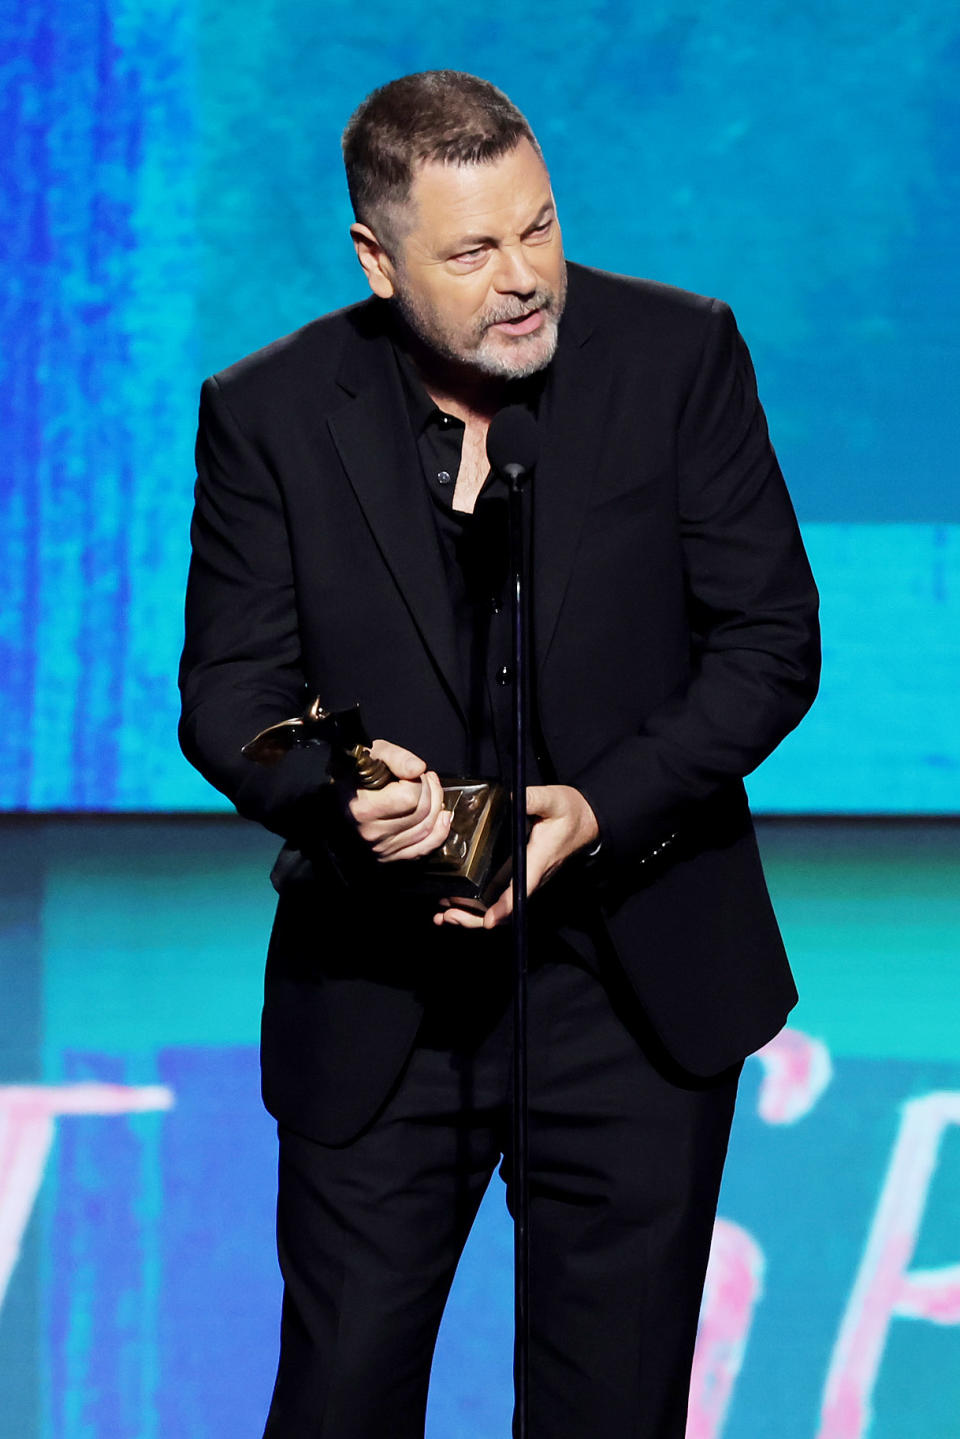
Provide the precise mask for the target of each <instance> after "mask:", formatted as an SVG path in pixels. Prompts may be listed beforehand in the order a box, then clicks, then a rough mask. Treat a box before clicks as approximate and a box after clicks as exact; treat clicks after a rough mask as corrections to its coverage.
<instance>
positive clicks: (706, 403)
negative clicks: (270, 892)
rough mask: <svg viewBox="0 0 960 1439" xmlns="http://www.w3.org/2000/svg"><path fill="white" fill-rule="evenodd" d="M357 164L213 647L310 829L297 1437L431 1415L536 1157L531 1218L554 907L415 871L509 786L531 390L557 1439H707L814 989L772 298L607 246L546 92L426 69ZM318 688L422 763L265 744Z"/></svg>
mask: <svg viewBox="0 0 960 1439" xmlns="http://www.w3.org/2000/svg"><path fill="white" fill-rule="evenodd" d="M344 156H345V161H346V168H347V176H348V182H349V185H350V190H351V196H352V199H353V203H354V208H355V214H356V221H355V223H354V225H353V226H352V230H351V233H352V237H353V242H354V245H355V247H356V251H357V255H358V257H359V260H360V263H361V265H362V267H363V270H364V273H365V275H366V278H367V280H368V281H369V284H370V287H371V289H372V291H373V297H372V298H371V299H369V300H367V301H366V302H364V303H362V304H359V305H357V306H354V307H352V308H350V309H348V310H345V311H342V312H340V313H338V314H335V315H330V316H327V317H325V318H323V319H320V320H317V321H315V322H313V323H312V324H309V325H307V326H306V327H305V328H304V329H303V330H301V331H298V332H297V333H296V334H294V335H292V336H289V337H287V338H286V339H284V340H281V341H279V342H277V343H276V344H275V345H273V346H270V347H268V348H267V349H266V350H264V351H261V352H259V353H258V354H256V355H253V356H251V357H249V358H248V359H246V360H243V361H241V362H240V363H239V364H237V365H235V366H233V367H232V368H231V369H229V370H227V371H225V372H223V373H222V374H220V375H218V376H216V377H214V378H213V379H210V380H208V381H207V382H206V384H205V385H204V387H203V394H202V401H201V417H200V434H199V440H198V450H197V454H198V472H199V477H198V485H197V504H196V513H195V518H194V526H193V547H194V554H193V562H192V567H191V574H190V582H189V589H188V598H187V640H186V648H185V651H184V658H183V665H182V672H181V684H182V691H183V720H182V725H181V739H182V744H183V747H184V750H185V752H186V754H187V755H188V757H189V758H190V759H191V760H192V761H193V763H194V764H196V765H197V766H198V768H199V769H200V770H201V771H202V772H203V773H204V774H205V775H206V776H207V777H208V778H209V779H210V780H211V781H212V782H213V783H214V784H215V785H217V786H218V787H219V788H220V789H222V790H223V792H224V793H225V794H227V795H228V796H229V797H230V798H231V799H232V800H233V802H234V803H235V805H236V806H237V808H238V809H239V810H240V812H241V813H242V814H245V815H247V816H249V817H250V818H253V819H256V820H259V821H260V822H262V823H263V824H265V825H267V826H268V827H269V828H270V829H272V830H274V831H275V832H276V833H278V834H279V835H282V836H283V837H284V838H285V840H286V845H285V847H284V851H283V852H282V855H281V859H280V861H279V862H278V865H277V867H276V869H275V872H274V878H275V883H276V884H277V887H278V889H279V890H280V900H279V905H278V909H277V917H276V922H275V925H274V930H273V935H272V939H271V943H270V950H269V955H268V961H267V976H266V991H265V1005H264V1014H263V1036H262V1065H263V1085H264V1097H265V1102H266V1104H267V1106H268V1108H269V1109H270V1110H271V1112H272V1113H273V1114H274V1115H275V1116H276V1117H277V1119H278V1121H279V1134H280V1190H279V1204H278V1243H279V1251H280V1260H281V1267H282V1270H283V1275H284V1281H285V1289H284V1307H283V1319H282V1333H281V1355H280V1366H279V1372H278V1378H277V1385H276V1389H275V1392H274V1397H273V1403H272V1406H271V1410H270V1417H269V1419H268V1422H267V1429H266V1433H267V1435H268V1436H274V1439H279V1436H283V1439H294V1436H307V1435H317V1436H319V1435H323V1436H324V1439H340V1436H344V1439H347V1436H349V1439H374V1436H376V1439H384V1436H388V1435H389V1436H391V1439H413V1436H418V1435H422V1433H423V1423H424V1412H425V1404H426V1392H427V1381H428V1373H429V1365H430V1359H431V1355H432V1350H433V1343H434V1340H435V1337H436V1331H437V1326H438V1324H439V1321H440V1316H441V1312H442V1308H443V1304H444V1301H445V1298H446V1295H447V1292H448V1289H449V1285H450V1282H451V1280H452V1276H453V1271H454V1268H455V1265H456V1262H457V1258H458V1256H459V1253H460V1250H461V1248H462V1245H463V1243H464V1241H465V1239H466V1235H467V1233H468V1231H469V1228H470V1224H471V1222H472V1220H473V1217H474V1215H475V1213H476V1210H477V1207H478V1205H479V1202H480V1198H481V1196H482V1194H483V1191H484V1189H485V1187H486V1185H487V1183H488V1181H489V1179H490V1176H491V1174H492V1172H493V1170H494V1168H496V1167H497V1165H498V1164H500V1166H501V1173H502V1174H503V1175H504V1177H505V1179H506V1180H507V1184H508V1202H509V1200H510V1174H509V1163H508V1160H507V1159H503V1160H502V1156H504V1155H507V1156H508V1155H509V1153H510V1139H509V1123H508V1119H509V1112H510V1111H509V1074H510V1067H511V1066H510V1024H509V961H508V951H509V944H508V926H509V914H510V899H509V894H505V895H503V896H502V897H501V898H499V899H498V900H497V901H496V902H495V903H494V904H493V906H492V907H491V909H490V910H489V911H488V913H487V915H486V916H485V917H484V919H483V920H479V919H478V918H477V917H475V916H473V915H471V914H470V913H468V912H467V911H466V910H463V909H460V908H458V907H457V905H456V903H452V904H450V905H449V906H448V907H447V908H446V909H443V908H439V909H437V911H436V913H433V912H432V908H433V907H431V908H430V909H426V908H424V906H423V905H418V904H417V902H416V901H415V900H408V899H403V898H401V897H399V896H398V895H397V894H396V893H395V887H394V889H391V886H390V885H389V883H388V882H387V881H388V879H389V876H390V874H391V873H393V874H396V873H397V872H398V871H401V867H402V866H404V865H406V864H409V863H410V862H411V861H413V860H416V859H418V858H420V857H422V856H423V855H425V854H428V853H429V852H430V851H432V850H433V849H435V848H436V847H437V846H438V845H439V844H441V843H442V842H443V840H444V838H445V835H446V832H447V824H448V820H447V818H446V816H445V814H444V812H443V810H442V808H441V802H440V801H441V794H440V783H439V779H438V776H439V775H441V774H468V775H480V774H484V775H494V776H496V775H500V776H501V777H503V776H505V775H506V774H507V773H508V747H509V710H508V702H509V701H508V696H509V681H510V674H509V665H508V663H507V656H508V652H509V635H508V631H507V621H506V614H505V611H504V594H503V572H502V533H503V530H502V524H503V516H502V505H503V496H502V494H501V493H500V491H499V488H498V482H497V480H496V478H495V477H491V476H489V475H488V466H487V462H486V459H485V437H486V431H487V427H488V425H489V423H490V420H491V418H492V416H493V415H494V414H495V413H496V412H497V410H498V409H499V408H500V407H501V406H503V405H504V404H507V403H522V404H525V405H527V406H528V407H529V408H530V409H531V411H532V412H533V413H534V414H535V416H536V419H537V423H538V426H539V430H540V435H541V450H540V459H539V463H538V466H537V472H536V478H535V482H534V487H533V489H532V492H531V495H530V502H531V507H532V512H533V513H532V521H531V523H530V533H529V535H528V536H527V543H528V544H529V546H530V554H531V560H532V569H533V599H532V616H531V619H532V626H533V632H534V643H533V649H534V658H533V661H532V666H531V670H532V673H531V681H532V689H533V709H534V724H533V726H532V728H533V739H532V744H531V750H530V754H529V756H528V761H529V765H530V773H531V778H532V780H533V784H532V785H531V787H530V789H529V790H528V793H527V808H528V811H529V813H530V815H531V817H532V819H533V821H534V823H533V828H532V832H531V836H530V841H529V881H530V888H531V890H533V891H535V892H534V894H533V897H532V900H531V914H530V923H531V943H532V956H531V972H530V981H529V1032H530V1045H531V1052H530V1061H529V1066H530V1071H529V1103H530V1109H529V1119H530V1144H531V1156H530V1163H531V1167H530V1194H531V1241H530V1242H531V1379H530V1416H531V1434H532V1435H534V1436H537V1439H546V1436H549V1439H574V1436H577V1439H582V1436H584V1435H588V1434H589V1435H593V1434H602V1435H603V1436H604V1439H615V1436H621V1435H622V1436H627V1435H630V1436H640V1435H642V1436H644V1439H681V1436H682V1435H683V1432H684V1424H685V1412H686V1392H687V1386H688V1380H689V1369H690V1363H691V1357H692V1350H693V1344H694V1339H695V1333H696V1322H697V1312H698V1305H699V1299H700V1293H701V1289H702V1284H703V1277H704V1272H705V1267H706V1262H707V1254H708V1249H709V1241H710V1234H711V1229H712V1223H713V1217H714V1212H715V1206H716V1198H717V1191H718V1187H719V1182H720V1174H721V1169H722V1165H723V1159H724V1155H725V1152H726V1144H727V1135H728V1131H729V1125H730V1121H731V1117H732V1112H733V1104H734V1098H735V1093H736V1086H737V1080H738V1076H739V1071H740V1066H741V1064H742V1061H743V1058H744V1056H745V1055H746V1054H747V1053H749V1052H750V1051H751V1050H752V1049H754V1048H756V1047H758V1046H759V1045H760V1044H762V1043H764V1042H765V1041H766V1040H768V1039H769V1038H771V1036H772V1035H773V1034H774V1033H775V1032H776V1031H777V1029H779V1028H780V1026H781V1025H782V1024H783V1022H784V1019H785V1017H786V1014H787V1012H788V1010H789V1009H790V1007H791V1005H792V1004H793V1003H794V1001H795V998H796V993H795V990H794V987H793V983H792V979H791V977H790V972H789V969H788V967H787V963H786V959H785V956H784V953H783V948H782V945H781V942H780V938H779V934H778V932H777V928H776V922H775V920H774V917H773V914H772V911H771V908H770V904H769V900H768V897H767V894H766V890H765V887H764V883H763V877H762V873H761V869H760V864H759V859H758V856H757V850H756V845H755V841H754V837H753V832H752V827H751V823H750V818H749V814H748V811H747V808H746V801H745V797H744V791H743V786H742V783H741V780H742V776H743V775H744V774H746V773H747V772H748V771H749V770H751V769H752V768H754V767H755V766H756V765H757V764H759V763H760V761H761V760H762V759H763V758H764V757H765V756H766V755H767V754H768V753H769V752H770V751H771V750H772V749H773V748H774V746H775V745H776V744H777V743H778V742H779V740H780V739H781V738H782V737H783V735H784V734H786V733H787V731H788V730H789V729H790V728H791V727H792V726H793V725H795V724H796V723H797V722H798V720H799V719H800V718H801V716H802V715H803V713H804V712H805V710H806V709H807V707H808V706H809V704H810V703H811V701H812V699H813V695H814V693H815V689H816V676H817V668H818V648H817V629H816V591H815V589H814V586H813V582H812V579H811V576H810V572H809V569H808V566H807V563H806V559H805V556H804V553H803V548H802V545H801V542H800V538H799V534H798V531H797V527H796V522H795V519H794V516H793V511H792V509H791V506H790V502H789V499H788V497H787V494H786V491H785V488H784V486H783V481H782V478H781V476H780V473H779V470H778V468H777V464H776V460H775V458H774V456H773V452H772V450H771V449H770V445H769V441H768V439H767V433H766V427H765V423H764V419H763V414H762V411H761V409H760V406H759V403H758V400H757V396H756V389H755V385H754V380H753V373H752V369H751V366H750V361H749V357H748V355H747V351H746V348H745V346H744V344H743V342H742V340H741V339H740V337H739V335H738V333H737V330H736V326H735V324H734V322H733V319H732V316H731V314H730V311H729V309H727V307H726V306H724V305H722V304H720V303H719V302H717V301H711V300H707V299H702V298H700V297H698V296H695V295H690V294H687V293H684V292H682V291H678V290H674V289H670V288H669V287H666V286H662V285H656V284H653V283H650V282H646V281H636V280H628V279H623V278H619V277H615V276H611V275H606V274H602V273H600V272H596V271H590V270H586V269H583V268H582V267H579V266H575V265H570V266H569V268H568V267H567V266H566V265H565V262H564V257H563V250H562V244H561V238H560V229H559V223H558V219H557V213H556V208H555V204H554V198H553V195H552V192H551V188H550V181H549V176H548V173H547V170H546V168H545V165H544V162H543V159H542V156H541V153H540V150H539V148H538V146H537V144H536V141H535V139H534V137H533V135H532V133H531V131H530V129H529V126H528V125H527V123H526V121H525V120H524V118H523V116H522V115H521V114H520V113H519V111H517V110H516V109H515V107H514V106H512V105H511V103H510V102H509V101H508V100H507V99H506V97H505V96H503V95H502V94H501V93H500V92H499V91H497V90H496V89H495V88H494V87H493V86H491V85H489V84H487V83H486V82H484V81H482V80H478V79H476V78H474V77H472V76H468V75H462V74H458V73H454V72H447V71H440V72H430V73H427V74H422V75H412V76H407V77H405V78H403V79H401V80H398V81H395V82H393V83H392V84H390V85H387V86H385V87H383V88H382V89H381V90H379V91H376V92H374V94H373V95H371V96H370V97H369V98H368V99H367V100H366V101H365V102H364V103H363V104H362V105H361V106H360V108H359V110H358V111H357V112H356V114H355V115H354V116H353V118H352V119H351V121H350V123H349V125H348V127H347V130H346V132H345V135H344ZM314 695H318V696H319V697H320V698H321V700H322V702H323V704H324V705H325V706H327V707H328V708H340V707H343V706H346V705H350V704H352V703H354V702H356V701H359V702H360V704H361V706H362V711H363V714H364V717H365V719H366V722H367V726H368V728H369V729H370V730H371V732H372V733H374V734H377V735H379V736H381V738H380V739H378V740H377V741H376V743H375V745H374V752H375V754H377V755H378V756H380V757H382V758H383V759H384V760H385V761H386V762H387V764H388V765H389V767H390V768H391V770H392V771H393V773H394V774H395V775H396V776H397V777H398V778H397V781H396V783H393V784H390V785H388V786H387V787H386V788H384V789H382V790H380V791H377V792H365V791H361V792H356V791H355V790H351V789H350V788H349V787H347V786H344V785H343V784H336V785H333V784H330V783H328V780H327V769H326V757H325V755H324V754H323V752H322V751H318V750H309V749H302V750H294V751H291V752H290V753H289V754H287V755H286V756H285V757H284V758H283V759H282V760H281V761H280V763H279V764H277V765H276V766H274V767H272V768H263V767H260V766H257V765H254V764H251V763H250V762H249V761H248V760H246V759H245V758H243V757H242V756H241V753H240V750H241V747H242V745H243V744H244V743H245V742H246V741H248V740H249V739H250V738H251V737H252V736H253V735H254V734H255V733H256V732H258V731H259V730H261V729H263V728H264V727H266V726H267V725H269V724H271V723H275V722H277V721H279V720H283V719H286V718H287V717H288V716H290V715H292V714H295V713H298V712H299V711H301V710H302V709H303V708H304V707H305V704H306V702H307V701H308V700H309V699H310V698H311V697H312V696H314ZM501 1160H502V1162H501Z"/></svg>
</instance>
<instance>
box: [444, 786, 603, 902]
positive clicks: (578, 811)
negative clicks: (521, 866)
mask: <svg viewBox="0 0 960 1439" xmlns="http://www.w3.org/2000/svg"><path fill="white" fill-rule="evenodd" d="M527 814H528V815H530V816H531V818H532V819H533V821H534V825H533V829H532V830H531V831H530V838H529V839H528V841H527V894H533V892H534V890H535V889H539V887H540V885H542V884H544V883H545V882H546V880H548V879H549V878H550V876H551V875H552V874H553V873H554V872H555V871H556V870H558V869H559V868H560V866H561V865H562V864H563V862H564V860H566V859H569V858H570V856H571V855H572V854H576V853H577V851H578V850H581V849H586V848H587V847H588V846H590V845H594V844H596V842H597V837H598V835H599V833H600V831H599V828H598V826H597V819H596V815H595V814H594V812H593V810H592V809H591V808H590V806H589V805H588V804H587V801H586V800H585V799H584V797H583V795H582V794H581V793H580V791H579V790H578V789H573V788H572V786H570V785H568V784H542V785H531V786H530V787H529V788H528V789H527ZM441 903H442V907H441V910H440V912H439V913H438V914H435V915H434V916H433V922H434V924H454V925H461V926H462V927H463V928H465V929H481V928H483V929H494V928H495V927H496V926H497V925H498V924H503V922H504V921H505V920H507V919H509V918H510V915H511V914H512V913H513V886H512V885H508V886H507V888H506V889H505V890H504V892H503V894H501V895H500V898H499V899H498V900H497V901H496V902H495V903H494V904H492V905H491V906H490V908H489V909H488V910H487V912H486V914H483V915H480V914H471V913H470V912H469V910H465V909H458V908H457V901H456V900H455V899H451V900H444V901H442V902H441Z"/></svg>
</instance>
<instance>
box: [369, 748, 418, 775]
mask: <svg viewBox="0 0 960 1439" xmlns="http://www.w3.org/2000/svg"><path fill="white" fill-rule="evenodd" d="M370 753H371V754H372V755H373V757H374V759H382V760H383V762H384V764H385V765H386V766H387V769H389V770H390V772H391V773H392V774H393V775H395V776H396V778H397V779H419V777H420V776H421V775H422V774H423V773H424V771H425V770H426V768H427V766H426V763H425V761H424V760H422V759H421V758H420V757H419V755H415V754H413V753H412V752H411V751H410V750H408V749H404V748H403V745H399V744H391V743H390V741H389V740H386V739H375V740H374V742H373V744H372V745H371V746H370Z"/></svg>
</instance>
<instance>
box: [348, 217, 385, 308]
mask: <svg viewBox="0 0 960 1439" xmlns="http://www.w3.org/2000/svg"><path fill="white" fill-rule="evenodd" d="M350 238H351V240H352V241H353V248H354V249H355V250H356V252H357V259H358V260H359V261H360V264H361V265H362V266H363V273H364V274H365V275H366V277H367V282H368V283H369V285H370V288H371V290H372V291H373V293H374V294H375V295H376V296H378V298H379V299H381V300H391V299H392V298H393V292H394V283H393V276H394V268H393V262H392V261H391V259H390V256H389V255H388V254H387V252H386V250H385V249H384V248H383V246H382V245H381V244H380V241H379V240H378V239H377V237H376V235H375V234H374V233H373V231H372V230H371V229H370V226H369V225H361V224H360V222H359V220H357V221H355V222H354V223H353V224H352V225H351V226H350Z"/></svg>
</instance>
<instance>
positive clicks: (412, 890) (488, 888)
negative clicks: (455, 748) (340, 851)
mask: <svg viewBox="0 0 960 1439" xmlns="http://www.w3.org/2000/svg"><path fill="white" fill-rule="evenodd" d="M441 783H442V785H443V807H444V809H446V810H449V811H450V812H451V813H452V815H453V819H452V820H451V822H450V831H449V833H448V835H447V838H446V840H445V841H444V843H443V846H442V847H441V848H440V849H439V850H436V851H434V853H433V854H429V855H426V856H425V858H423V859H421V860H414V861H413V862H411V863H410V864H405V865H404V866H403V871H402V872H401V873H398V874H396V875H395V876H392V878H394V880H395V883H396V886H397V888H398V889H399V890H400V891H401V892H403V893H405V894H416V895H422V896H424V897H425V898H431V899H436V900H441V899H455V900H456V901H457V907H458V908H460V909H466V910H469V911H470V912H471V913H473V914H483V913H485V911H486V910H487V909H488V908H489V906H490V905H491V904H492V903H493V901H494V900H495V899H496V898H497V897H498V896H499V895H500V894H501V893H502V892H503V890H504V889H505V888H506V886H507V884H508V883H509V881H510V869H511V864H510V835H509V826H508V825H507V823H506V820H507V815H508V813H509V805H508V803H507V791H506V790H505V788H504V787H503V785H501V784H497V783H494V782H491V781H487V780H468V779H460V778H454V779H442V780H441ZM397 868H398V869H399V866H397Z"/></svg>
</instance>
